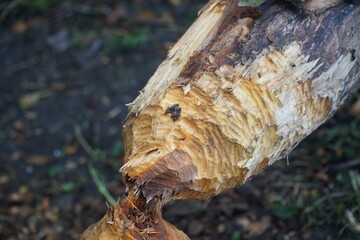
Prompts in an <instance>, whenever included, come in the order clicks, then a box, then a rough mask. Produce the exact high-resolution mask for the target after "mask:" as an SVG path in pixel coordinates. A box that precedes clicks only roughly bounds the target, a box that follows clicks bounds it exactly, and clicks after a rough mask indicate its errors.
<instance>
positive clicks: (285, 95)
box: [81, 0, 360, 240]
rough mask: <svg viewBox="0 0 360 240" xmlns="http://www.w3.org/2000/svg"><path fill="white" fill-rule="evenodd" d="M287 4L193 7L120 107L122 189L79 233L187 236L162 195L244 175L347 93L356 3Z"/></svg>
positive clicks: (91, 237) (358, 51) (209, 191)
mask: <svg viewBox="0 0 360 240" xmlns="http://www.w3.org/2000/svg"><path fill="white" fill-rule="evenodd" d="M293 2H296V3H295V5H292V4H289V3H287V2H286V1H272V0H268V1H266V2H265V3H264V4H262V5H261V6H260V7H259V8H258V9H257V11H258V13H259V14H258V16H257V17H254V15H253V14H248V13H249V12H248V8H243V7H239V6H238V3H239V1H238V0H237V1H235V0H228V1H225V0H216V1H210V2H209V3H208V4H207V5H206V6H205V7H204V8H203V9H202V10H201V14H200V16H199V18H198V19H197V20H196V21H195V23H194V24H193V25H192V26H191V27H190V28H189V30H188V31H187V32H186V33H185V34H184V35H183V37H182V38H181V39H180V40H179V41H178V42H177V44H176V45H175V46H174V47H173V48H172V49H171V50H170V51H169V53H168V56H167V58H166V60H165V61H164V62H163V63H162V64H161V65H160V66H159V68H158V69H157V71H156V72H155V73H154V75H153V76H152V77H151V79H150V80H149V82H148V84H147V85H146V86H145V88H144V89H143V90H142V93H143V94H141V95H139V96H138V97H137V98H136V100H135V101H134V102H133V103H132V104H131V106H130V108H129V109H130V113H129V116H128V118H127V120H126V123H125V126H124V140H125V164H124V166H123V167H122V168H121V172H122V174H123V176H124V181H125V183H126V185H127V187H128V192H129V195H128V196H127V198H126V199H125V200H124V201H122V202H121V203H119V204H118V205H116V206H114V207H113V208H109V210H108V213H107V214H106V215H105V216H104V218H103V219H102V220H100V221H99V222H97V223H96V224H94V225H92V226H90V227H89V228H88V229H87V230H86V231H85V232H84V233H83V235H82V237H81V239H82V240H95V239H96V240H97V239H101V240H115V239H116V240H119V239H164V240H165V239H180V240H182V239H188V237H187V236H186V235H185V234H184V233H183V232H181V231H180V230H178V229H176V228H175V227H174V226H172V225H171V224H169V223H167V222H166V221H165V220H163V218H162V216H161V209H162V207H163V205H164V204H165V203H166V202H168V201H169V200H174V199H200V198H209V197H212V196H215V195H217V194H219V193H221V192H224V191H226V190H228V189H230V188H233V187H236V186H238V185H240V184H242V183H244V182H245V181H246V180H247V179H248V178H250V177H252V176H254V175H256V174H258V173H259V172H260V171H261V170H262V169H264V168H266V167H268V166H269V165H271V164H273V163H274V162H275V161H276V160H278V159H281V158H284V157H286V156H288V154H289V153H290V151H291V150H292V149H293V148H294V147H295V146H296V145H297V144H298V143H299V142H300V141H301V140H302V139H303V138H305V137H306V136H308V135H309V134H310V133H311V132H313V131H314V130H315V129H316V128H317V127H318V126H319V125H321V124H322V123H323V122H325V121H326V120H327V119H328V118H329V117H330V116H332V115H333V114H334V112H335V111H336V110H337V109H338V108H339V107H340V106H341V105H342V104H343V103H344V102H345V101H346V99H347V98H348V97H349V96H350V95H351V94H352V93H354V92H356V91H357V89H358V88H359V86H360V80H359V79H360V61H359V57H360V41H359V39H360V28H359V27H358V26H359V25H360V17H359V16H360V6H359V5H354V4H350V3H349V2H348V1H333V0H328V1H326V0H322V1H310V0H309V1H305V2H304V1H293ZM294 6H297V8H296V7H294ZM306 6H308V7H309V6H311V8H308V9H305V7H306ZM312 10H314V11H315V13H311V12H310V13H309V12H307V11H312Z"/></svg>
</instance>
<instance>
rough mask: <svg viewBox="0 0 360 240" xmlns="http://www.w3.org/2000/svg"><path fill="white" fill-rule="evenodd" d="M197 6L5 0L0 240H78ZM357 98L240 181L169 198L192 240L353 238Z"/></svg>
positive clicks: (357, 231) (156, 0) (357, 194)
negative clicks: (135, 104)
mask: <svg viewBox="0 0 360 240" xmlns="http://www.w3.org/2000/svg"><path fill="white" fill-rule="evenodd" d="M205 2H206V1H205V0H202V1H200V0H197V1H194V0H126V1H125V0H117V1H115V0H79V1H72V0H1V1H0V239H4V240H10V239H17V240H22V239H36V240H41V239H44V240H55V239H78V237H79V234H80V233H81V232H82V231H83V230H84V229H85V228H86V227H87V226H89V225H90V224H92V223H94V222H95V221H97V220H98V219H99V218H100V217H102V216H103V214H104V213H105V211H106V204H105V202H106V201H107V202H109V203H111V204H113V203H116V201H118V200H119V199H121V198H122V197H123V194H124V193H125V187H124V185H123V183H122V181H121V175H120V174H119V173H118V170H119V168H120V167H121V165H122V157H123V141H122V136H121V129H122V121H123V120H124V118H125V116H126V114H127V107H126V106H125V104H126V103H129V102H132V100H133V99H134V98H135V97H136V96H137V95H138V93H139V91H140V90H141V89H142V88H143V86H144V85H145V84H146V82H147V80H148V79H149V77H150V76H151V74H152V73H153V72H154V71H155V69H156V67H157V66H158V65H159V64H160V63H161V61H162V60H163V59H164V58H165V57H166V52H167V50H168V49H169V47H171V46H172V45H173V44H174V43H175V42H176V40H177V39H178V38H179V37H180V36H181V35H182V34H183V33H184V31H185V30H186V29H187V27H188V26H189V25H190V24H191V23H192V22H193V21H194V19H195V18H196V15H197V11H198V10H199V9H200V8H201V6H203V5H204V3H205ZM359 119H360V93H358V94H357V95H356V96H355V97H354V98H353V99H352V100H350V101H349V102H348V103H347V105H346V106H345V107H344V108H343V109H342V110H341V111H339V112H338V113H337V114H336V115H335V117H334V118H332V119H331V120H330V121H329V122H328V123H327V124H325V125H324V126H322V127H321V128H320V129H318V130H317V131H316V132H315V133H313V134H312V135H311V136H310V137H308V138H307V139H306V140H305V141H304V142H303V143H302V144H301V145H300V146H298V147H297V148H296V149H295V150H294V151H293V153H292V154H291V155H290V157H289V165H287V163H286V160H282V161H279V162H277V163H276V164H274V165H273V166H271V167H270V168H268V169H267V170H266V171H265V172H263V173H262V174H261V175H260V176H258V177H256V178H254V179H253V180H251V181H249V182H247V183H246V184H245V185H244V186H241V187H239V188H237V189H234V190H232V191H230V192H228V193H225V194H222V195H220V196H218V197H215V198H213V199H211V200H205V201H187V202H172V203H169V204H168V205H167V207H166V208H165V212H164V215H165V218H166V219H167V220H169V221H170V222H172V223H173V224H175V225H176V226H177V227H179V228H180V229H182V230H183V231H185V232H186V233H187V234H188V235H189V236H190V237H191V239H193V240H222V239H230V240H239V239H279V240H280V239H321V240H324V239H326V240H330V239H349V240H350V239H351V240H356V239H360V120H359Z"/></svg>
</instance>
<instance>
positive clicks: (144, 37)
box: [103, 27, 149, 54]
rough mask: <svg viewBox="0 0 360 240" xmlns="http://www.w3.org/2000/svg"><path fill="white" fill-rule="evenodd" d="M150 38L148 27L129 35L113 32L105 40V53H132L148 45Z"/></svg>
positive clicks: (128, 33)
mask: <svg viewBox="0 0 360 240" xmlns="http://www.w3.org/2000/svg"><path fill="white" fill-rule="evenodd" d="M148 37H149V28H146V27H144V28H139V29H136V30H134V31H130V32H127V33H119V32H116V31H113V32H111V33H110V34H109V35H108V36H107V37H106V38H105V39H104V44H103V51H104V52H105V53H107V54H113V53H120V52H126V51H131V50H134V49H136V48H137V47H138V46H140V45H142V44H144V43H146V42H147V41H148Z"/></svg>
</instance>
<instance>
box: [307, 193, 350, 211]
mask: <svg viewBox="0 0 360 240" xmlns="http://www.w3.org/2000/svg"><path fill="white" fill-rule="evenodd" d="M347 194H348V193H347V192H339V193H331V194H327V195H326V196H324V197H322V198H319V199H318V200H316V201H315V202H314V204H313V205H312V206H310V207H307V208H305V212H307V213H308V212H311V211H313V210H314V209H315V208H316V207H317V206H319V205H320V204H322V203H323V202H325V201H327V200H330V199H333V198H342V197H344V196H346V195H347Z"/></svg>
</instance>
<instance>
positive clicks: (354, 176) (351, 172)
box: [349, 170, 360, 193]
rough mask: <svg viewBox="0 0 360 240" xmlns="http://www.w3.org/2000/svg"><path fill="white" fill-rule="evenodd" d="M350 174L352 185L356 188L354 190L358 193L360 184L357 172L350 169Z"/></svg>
mask: <svg viewBox="0 0 360 240" xmlns="http://www.w3.org/2000/svg"><path fill="white" fill-rule="evenodd" d="M349 176H350V179H351V185H352V187H353V188H354V191H355V192H356V193H360V189H359V185H358V183H357V181H356V174H355V171H354V170H350V171H349Z"/></svg>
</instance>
